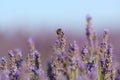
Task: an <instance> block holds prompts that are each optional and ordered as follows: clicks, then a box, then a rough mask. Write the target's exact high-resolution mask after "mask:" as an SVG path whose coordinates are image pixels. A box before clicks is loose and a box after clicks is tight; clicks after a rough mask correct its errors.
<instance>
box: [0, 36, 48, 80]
mask: <svg viewBox="0 0 120 80" xmlns="http://www.w3.org/2000/svg"><path fill="white" fill-rule="evenodd" d="M28 43H29V53H28V54H27V57H26V59H25V60H24V59H23V56H22V51H21V50H20V49H18V48H15V49H13V50H9V51H8V57H2V58H1V60H0V80H46V79H47V78H46V77H45V73H44V70H43V69H42V66H41V59H40V53H39V52H38V51H37V50H36V49H35V45H34V42H33V40H32V38H29V39H28Z"/></svg>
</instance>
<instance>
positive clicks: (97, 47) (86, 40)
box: [0, 16, 120, 80]
mask: <svg viewBox="0 0 120 80" xmlns="http://www.w3.org/2000/svg"><path fill="white" fill-rule="evenodd" d="M86 24H87V25H86V26H85V28H84V30H85V31H84V32H85V33H84V34H79V35H78V34H76V35H75V34H71V32H69V31H68V32H67V30H63V29H62V28H60V27H59V28H58V29H55V30H54V32H52V33H50V34H41V33H40V32H38V33H37V34H35V35H31V34H25V33H23V32H22V31H18V32H16V34H14V35H10V36H7V35H6V34H4V33H0V80H120V65H119V60H120V58H119V56H120V54H119V52H120V50H119V47H120V45H119V42H120V41H119V34H117V33H115V32H114V33H113V32H112V33H111V31H110V30H109V29H103V31H102V32H101V31H100V32H99V31H98V32H96V30H95V29H94V27H93V26H94V25H93V24H92V18H91V17H90V16H87V18H86ZM46 33H47V32H46ZM97 34H99V35H97Z"/></svg>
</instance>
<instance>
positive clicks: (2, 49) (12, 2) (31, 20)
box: [0, 0, 120, 67]
mask: <svg viewBox="0 0 120 80" xmlns="http://www.w3.org/2000/svg"><path fill="white" fill-rule="evenodd" d="M119 8H120V0H114V1H113V0H100V1H97V0H59V1H58V0H0V57H2V56H6V55H7V52H8V50H10V49H13V48H20V49H21V50H22V51H23V55H26V54H27V53H28V51H29V50H28V43H27V39H28V38H29V37H32V38H33V40H34V41H35V44H36V48H37V50H38V51H39V52H40V53H41V56H42V57H41V59H42V64H43V66H44V67H45V65H46V64H47V61H48V60H49V58H50V56H51V54H52V45H53V44H54V42H55V38H56V29H57V28H62V29H63V31H64V32H65V35H66V39H67V43H69V42H73V41H74V40H76V41H77V43H78V45H79V46H80V47H82V45H83V42H84V41H85V40H86V35H85V28H86V15H88V14H89V15H91V16H92V23H93V25H94V26H93V27H94V30H96V32H97V35H98V37H99V40H101V39H102V34H103V30H104V29H109V41H111V42H112V43H113V46H114V54H116V55H120V54H119V52H120V50H119V48H120V45H119V43H120V38H119V33H120V32H119V31H120V27H119V26H120V9H119ZM86 41H87V40H86ZM116 59H117V60H120V58H119V56H118V57H116Z"/></svg>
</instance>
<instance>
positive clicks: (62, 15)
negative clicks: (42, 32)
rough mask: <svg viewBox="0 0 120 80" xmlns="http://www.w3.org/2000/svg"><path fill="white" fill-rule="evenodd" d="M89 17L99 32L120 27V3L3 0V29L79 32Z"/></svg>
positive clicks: (117, 0)
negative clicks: (56, 29) (43, 29)
mask: <svg viewBox="0 0 120 80" xmlns="http://www.w3.org/2000/svg"><path fill="white" fill-rule="evenodd" d="M87 14H90V15H91V16H92V17H93V22H94V24H95V26H98V28H99V26H101V25H102V26H103V25H104V26H107V25H108V26H107V27H108V28H109V26H110V27H112V26H113V25H115V26H118V25H120V0H0V25H1V26H0V29H3V30H6V29H16V28H19V26H18V25H19V24H20V25H21V23H22V24H25V25H29V26H30V28H32V29H33V27H36V28H38V27H39V28H43V27H42V26H54V27H52V28H55V27H58V26H62V27H64V28H65V27H66V28H68V27H71V29H73V28H72V26H74V28H76V29H77V28H79V27H84V26H85V25H86V22H85V17H86V15H87ZM16 25H17V26H16ZM38 25H39V26H38ZM115 26H114V28H117V27H115ZM44 28H45V27H44ZM46 28H47V27H46ZM112 28H113V27H112Z"/></svg>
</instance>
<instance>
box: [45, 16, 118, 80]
mask: <svg viewBox="0 0 120 80" xmlns="http://www.w3.org/2000/svg"><path fill="white" fill-rule="evenodd" d="M91 20H92V18H91V17H90V16H87V19H86V21H87V28H86V36H87V40H88V41H87V42H85V43H84V46H83V47H82V49H81V50H80V49H79V46H78V45H77V42H76V41H73V43H68V44H69V45H68V47H67V48H66V42H67V41H66V38H65V34H64V32H63V30H62V29H61V28H59V29H57V30H56V33H57V38H56V41H55V45H54V46H53V50H54V52H53V53H54V54H53V55H52V56H51V61H50V62H49V63H48V70H47V73H48V78H49V80H120V77H119V76H120V71H119V69H118V70H117V68H116V66H115V63H114V62H113V55H112V53H113V46H112V43H111V42H109V40H108V34H109V32H108V30H104V34H103V38H102V40H101V41H98V38H97V35H96V32H95V31H94V30H93V25H92V22H91ZM66 49H67V50H66Z"/></svg>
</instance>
